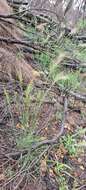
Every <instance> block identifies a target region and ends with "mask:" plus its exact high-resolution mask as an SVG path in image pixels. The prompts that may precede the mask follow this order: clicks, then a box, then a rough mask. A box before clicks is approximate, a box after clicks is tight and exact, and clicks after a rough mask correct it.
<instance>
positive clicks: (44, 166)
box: [40, 160, 47, 176]
mask: <svg viewBox="0 0 86 190" xmlns="http://www.w3.org/2000/svg"><path fill="white" fill-rule="evenodd" d="M46 172H47V164H46V160H41V165H40V174H41V176H45V174H46Z"/></svg>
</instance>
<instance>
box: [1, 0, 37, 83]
mask: <svg viewBox="0 0 86 190" xmlns="http://www.w3.org/2000/svg"><path fill="white" fill-rule="evenodd" d="M0 13H1V14H3V15H4V14H5V15H9V14H12V9H11V8H10V7H9V6H8V4H7V1H2V0H1V1H0ZM9 21H10V22H12V24H10V23H9ZM21 37H22V34H21V32H20V31H19V30H18V29H17V27H15V22H13V21H12V20H7V22H5V20H4V19H3V20H0V38H2V40H0V79H2V80H3V78H4V79H6V80H7V78H9V79H10V78H13V79H16V78H18V79H20V80H23V81H24V82H26V83H28V82H30V81H32V80H33V81H34V80H35V79H36V77H39V73H38V72H35V70H34V69H33V68H32V67H31V66H30V65H29V62H28V63H27V61H25V58H24V56H21V55H20V58H18V54H20V48H19V47H18V45H14V44H12V43H5V42H3V38H6V39H9V38H10V39H14V40H21V39H22V38H21ZM28 60H29V58H28ZM34 73H35V74H34Z"/></svg>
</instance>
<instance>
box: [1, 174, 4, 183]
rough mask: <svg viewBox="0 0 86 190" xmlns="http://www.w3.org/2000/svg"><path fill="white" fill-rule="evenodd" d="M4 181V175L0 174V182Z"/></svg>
mask: <svg viewBox="0 0 86 190" xmlns="http://www.w3.org/2000/svg"><path fill="white" fill-rule="evenodd" d="M4 180H5V175H4V174H0V182H1V181H4Z"/></svg>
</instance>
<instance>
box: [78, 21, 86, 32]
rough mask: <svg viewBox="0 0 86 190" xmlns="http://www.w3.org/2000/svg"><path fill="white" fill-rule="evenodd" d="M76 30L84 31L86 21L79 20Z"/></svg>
mask: <svg viewBox="0 0 86 190" xmlns="http://www.w3.org/2000/svg"><path fill="white" fill-rule="evenodd" d="M77 28H78V30H84V29H86V19H80V20H79V21H78V23H77Z"/></svg>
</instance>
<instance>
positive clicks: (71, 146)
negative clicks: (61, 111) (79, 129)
mask: <svg viewBox="0 0 86 190" xmlns="http://www.w3.org/2000/svg"><path fill="white" fill-rule="evenodd" d="M61 141H62V143H63V144H64V147H65V148H66V150H67V151H68V153H69V154H70V155H75V154H76V153H77V148H76V139H75V138H74V137H73V136H72V135H69V134H68V135H67V136H64V137H62V140H61Z"/></svg>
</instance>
